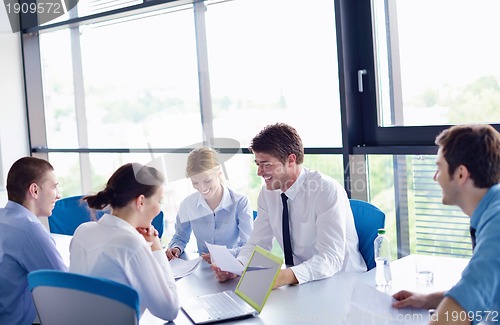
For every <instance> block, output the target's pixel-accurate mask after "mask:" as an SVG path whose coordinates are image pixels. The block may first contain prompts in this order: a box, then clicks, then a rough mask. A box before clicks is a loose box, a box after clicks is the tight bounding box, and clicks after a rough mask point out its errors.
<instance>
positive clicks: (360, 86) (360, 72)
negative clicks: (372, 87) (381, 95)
mask: <svg viewBox="0 0 500 325" xmlns="http://www.w3.org/2000/svg"><path fill="white" fill-rule="evenodd" d="M365 74H366V70H365V69H362V70H358V91H359V92H360V93H362V92H363V75H365Z"/></svg>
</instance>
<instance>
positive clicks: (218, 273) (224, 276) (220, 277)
mask: <svg viewBox="0 0 500 325" xmlns="http://www.w3.org/2000/svg"><path fill="white" fill-rule="evenodd" d="M210 268H211V269H212V270H213V271H214V273H215V277H216V278H217V281H219V282H225V281H227V280H230V279H234V278H236V276H237V275H236V274H234V273H231V272H226V271H222V270H221V269H220V267H218V266H217V265H215V264H212V265H210Z"/></svg>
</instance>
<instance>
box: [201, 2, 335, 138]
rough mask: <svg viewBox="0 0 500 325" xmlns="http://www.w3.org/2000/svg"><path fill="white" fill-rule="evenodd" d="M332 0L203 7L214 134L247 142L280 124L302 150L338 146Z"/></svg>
mask: <svg viewBox="0 0 500 325" xmlns="http://www.w3.org/2000/svg"><path fill="white" fill-rule="evenodd" d="M334 14H335V12H334V1H333V0H312V1H308V2H307V4H304V2H299V1H286V0H272V1H269V0H238V1H227V2H221V3H216V4H211V5H209V6H208V9H207V12H206V25H207V44H208V57H209V65H210V87H211V93H212V109H213V125H214V133H215V135H216V136H217V137H228V138H234V139H236V140H238V141H239V142H240V143H241V146H242V147H246V146H248V144H249V141H250V140H251V138H252V137H253V136H255V135H256V134H257V133H258V132H259V131H260V130H261V129H262V128H263V127H264V126H266V125H268V124H274V123H276V122H285V123H289V124H290V125H292V126H294V127H295V128H296V129H297V130H298V131H299V133H300V135H301V137H302V139H303V141H304V146H306V147H340V146H341V145H342V141H341V128H340V104H339V84H338V69H337V64H338V62H337V48H336V34H335V19H334V18H335V17H334Z"/></svg>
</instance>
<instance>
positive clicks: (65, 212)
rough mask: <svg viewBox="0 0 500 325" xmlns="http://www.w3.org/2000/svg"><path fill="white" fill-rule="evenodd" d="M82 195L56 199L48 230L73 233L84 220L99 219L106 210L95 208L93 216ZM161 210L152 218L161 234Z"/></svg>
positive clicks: (65, 233) (162, 225) (64, 233)
mask: <svg viewBox="0 0 500 325" xmlns="http://www.w3.org/2000/svg"><path fill="white" fill-rule="evenodd" d="M82 198H83V195H77V196H70V197H67V198H63V199H59V200H57V201H56V204H55V207H54V210H52V215H51V216H50V217H49V218H48V219H49V228H50V232H52V233H55V234H63V235H71V236H72V235H73V234H74V233H75V230H76V228H78V226H79V225H80V224H82V223H84V222H88V221H92V220H99V218H101V217H102V216H103V215H104V214H105V213H106V212H107V211H106V210H96V211H95V217H93V216H92V212H91V211H92V210H91V209H90V208H89V206H88V205H87V202H85V201H82ZM163 218H164V215H163V211H160V213H159V214H158V215H157V216H156V217H155V218H154V219H153V222H152V224H153V226H154V227H155V228H156V230H158V235H159V237H161V236H162V235H163V227H164V224H163Z"/></svg>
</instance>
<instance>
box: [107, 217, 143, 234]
mask: <svg viewBox="0 0 500 325" xmlns="http://www.w3.org/2000/svg"><path fill="white" fill-rule="evenodd" d="M97 222H98V223H99V224H101V225H103V226H108V227H113V228H119V229H122V230H125V231H128V232H131V233H133V234H137V235H139V236H140V234H139V233H138V232H137V230H135V228H134V227H133V226H132V225H131V224H130V223H128V222H127V221H125V220H123V219H121V218H118V217H117V216H115V215H112V214H109V213H105V214H104V215H103V216H102V217H101V218H100V219H99V220H98V221H97Z"/></svg>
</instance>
